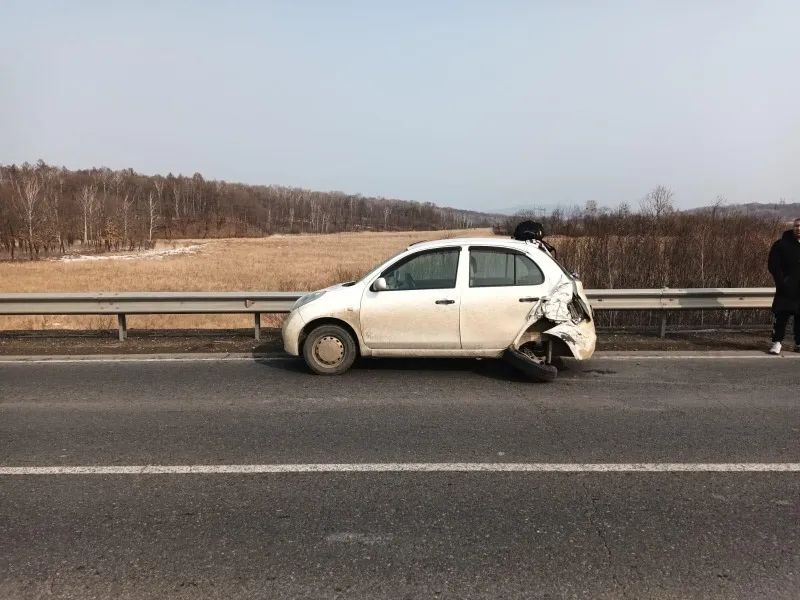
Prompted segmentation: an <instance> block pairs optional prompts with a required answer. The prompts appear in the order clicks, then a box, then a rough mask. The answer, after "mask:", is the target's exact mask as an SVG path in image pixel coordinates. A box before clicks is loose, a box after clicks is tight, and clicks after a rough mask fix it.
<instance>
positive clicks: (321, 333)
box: [303, 325, 357, 375]
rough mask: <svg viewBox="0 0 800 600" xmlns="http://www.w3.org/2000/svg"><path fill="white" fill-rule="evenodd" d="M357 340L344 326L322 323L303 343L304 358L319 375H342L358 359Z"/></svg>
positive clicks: (309, 366)
mask: <svg viewBox="0 0 800 600" xmlns="http://www.w3.org/2000/svg"><path fill="white" fill-rule="evenodd" d="M356 353H357V350H356V341H355V340H354V339H353V336H352V335H351V334H350V332H348V331H347V330H346V329H344V328H343V327H340V326H338V325H320V326H319V327H316V328H314V329H313V330H312V331H311V333H310V334H309V335H308V337H307V338H306V341H305V344H303V358H304V359H305V361H306V364H307V365H308V368H309V369H311V370H312V371H313V372H314V373H316V374H317V375H341V374H342V373H344V372H345V371H347V370H348V369H349V368H350V367H351V366H353V362H354V361H355V359H356Z"/></svg>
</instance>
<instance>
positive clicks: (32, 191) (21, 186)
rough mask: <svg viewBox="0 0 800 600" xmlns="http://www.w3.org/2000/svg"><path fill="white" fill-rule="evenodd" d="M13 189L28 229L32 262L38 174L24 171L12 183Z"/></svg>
mask: <svg viewBox="0 0 800 600" xmlns="http://www.w3.org/2000/svg"><path fill="white" fill-rule="evenodd" d="M14 187H15V188H16V190H17V195H18V196H19V201H20V206H21V208H22V215H23V217H24V218H25V225H26V226H27V229H28V240H27V241H28V252H29V254H30V257H31V260H33V243H34V230H35V228H36V223H35V220H36V218H37V216H38V215H37V209H38V207H39V202H40V201H41V199H42V196H41V193H40V192H41V190H42V180H41V178H40V177H39V174H38V173H36V172H35V171H34V170H33V169H24V170H23V171H22V173H20V175H19V177H18V178H17V179H16V180H15V181H14Z"/></svg>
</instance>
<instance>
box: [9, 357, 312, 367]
mask: <svg viewBox="0 0 800 600" xmlns="http://www.w3.org/2000/svg"><path fill="white" fill-rule="evenodd" d="M287 360H299V358H298V357H294V356H219V357H217V356H197V357H195V356H186V357H139V356H136V357H131V358H125V357H116V356H115V357H108V358H99V357H98V358H84V357H76V358H27V357H21V358H11V359H0V364H8V365H10V364H16V365H32V364H63V363H71V364H92V363H124V362H130V363H150V362H245V361H246V362H275V361H287Z"/></svg>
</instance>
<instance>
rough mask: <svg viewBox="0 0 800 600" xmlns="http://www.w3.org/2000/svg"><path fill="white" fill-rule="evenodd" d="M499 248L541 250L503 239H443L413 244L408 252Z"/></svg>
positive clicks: (517, 241)
mask: <svg viewBox="0 0 800 600" xmlns="http://www.w3.org/2000/svg"><path fill="white" fill-rule="evenodd" d="M465 245H468V246H497V247H500V248H520V249H525V250H539V248H538V247H537V246H536V245H535V244H530V243H528V242H523V241H520V240H515V239H513V238H502V237H471V238H443V239H439V240H430V241H425V242H417V243H415V244H411V245H410V246H409V247H408V250H411V249H414V250H420V249H421V250H425V249H428V248H442V247H446V246H465Z"/></svg>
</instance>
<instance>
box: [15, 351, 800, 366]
mask: <svg viewBox="0 0 800 600" xmlns="http://www.w3.org/2000/svg"><path fill="white" fill-rule="evenodd" d="M780 358H789V359H800V353H794V352H792V353H784V354H783V355H781V356H774V355H771V354H767V353H766V352H759V351H752V352H750V351H739V352H705V351H697V352H682V351H676V352H663V353H661V352H657V353H647V352H643V353H639V354H637V353H627V352H626V353H619V354H617V353H613V352H610V353H608V354H605V353H600V352H598V353H596V354H595V355H594V357H593V358H592V361H601V360H603V361H637V360H697V359H705V360H721V359H724V360H744V359H748V360H753V359H760V360H773V361H775V360H779V359H780ZM298 360H301V359H300V358H299V357H295V356H281V355H267V356H255V357H254V356H250V355H245V356H242V355H224V354H223V355H213V354H205V355H203V354H198V355H195V356H186V355H178V356H168V355H150V356H147V355H137V354H133V355H130V356H119V355H115V356H53V357H47V356H41V357H36V356H11V357H5V358H0V364H18V365H19V364H22V365H26V364H27V365H36V364H63V363H72V364H78V363H82V364H96V363H126V362H127V363H158V362H161V363H164V362H179V363H180V362H279V361H298ZM592 361H588V362H587V363H586V364H592Z"/></svg>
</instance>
